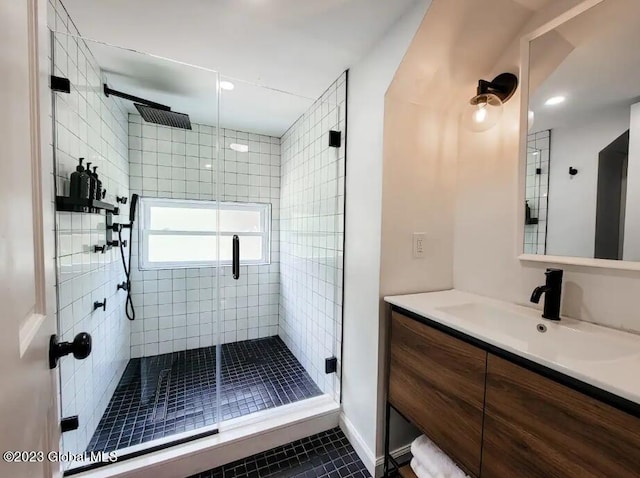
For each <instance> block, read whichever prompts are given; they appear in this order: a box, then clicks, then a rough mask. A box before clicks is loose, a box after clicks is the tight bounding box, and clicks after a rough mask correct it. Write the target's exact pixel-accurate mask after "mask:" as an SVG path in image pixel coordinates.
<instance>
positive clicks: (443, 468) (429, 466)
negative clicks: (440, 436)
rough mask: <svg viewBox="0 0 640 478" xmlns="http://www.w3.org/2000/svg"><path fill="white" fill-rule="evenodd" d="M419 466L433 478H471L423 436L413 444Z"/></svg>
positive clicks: (412, 450)
mask: <svg viewBox="0 0 640 478" xmlns="http://www.w3.org/2000/svg"><path fill="white" fill-rule="evenodd" d="M411 454H412V455H413V457H414V458H415V460H416V462H417V464H418V465H419V466H420V467H422V468H423V469H424V470H425V471H426V472H427V473H429V474H430V476H431V477H432V478H469V477H468V476H467V475H466V474H465V473H464V472H463V471H462V470H461V469H460V468H458V466H457V465H456V464H455V463H454V462H453V460H452V459H451V458H449V457H448V456H447V455H445V454H444V452H443V451H442V450H440V448H438V447H437V446H436V445H435V443H433V442H432V441H431V440H429V439H428V438H427V437H426V436H424V435H421V436H419V437H418V438H416V439H415V440H414V441H413V443H412V444H411Z"/></svg>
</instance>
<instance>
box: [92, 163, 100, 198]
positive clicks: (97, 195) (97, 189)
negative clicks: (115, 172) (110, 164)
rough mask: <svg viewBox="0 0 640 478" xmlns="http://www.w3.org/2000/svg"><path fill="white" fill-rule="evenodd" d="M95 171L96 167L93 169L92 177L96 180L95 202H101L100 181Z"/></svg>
mask: <svg viewBox="0 0 640 478" xmlns="http://www.w3.org/2000/svg"><path fill="white" fill-rule="evenodd" d="M97 169H98V166H94V167H93V177H94V178H96V200H97V201H102V181H100V178H99V177H98V173H97V172H96V170H97Z"/></svg>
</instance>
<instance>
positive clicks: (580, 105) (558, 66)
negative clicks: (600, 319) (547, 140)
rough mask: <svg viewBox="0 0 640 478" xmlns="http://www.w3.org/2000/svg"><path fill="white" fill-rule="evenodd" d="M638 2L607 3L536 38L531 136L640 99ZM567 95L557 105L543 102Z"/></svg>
mask: <svg viewBox="0 0 640 478" xmlns="http://www.w3.org/2000/svg"><path fill="white" fill-rule="evenodd" d="M638 18H640V2H638V1H637V0H604V1H603V2H602V3H600V4H599V5H597V6H595V7H593V8H591V9H590V10H588V11H587V12H585V13H583V14H582V15H579V16H578V17H576V18H574V19H572V20H570V21H569V22H567V23H565V24H563V25H561V26H560V27H558V28H557V29H556V30H554V31H552V32H549V33H547V34H545V35H543V36H542V37H540V38H538V39H536V40H534V42H533V44H532V47H531V48H532V49H531V69H532V71H531V78H532V88H533V90H532V91H533V94H532V96H531V98H530V106H529V109H530V110H531V111H533V112H534V113H535V120H534V124H533V127H532V128H531V129H530V132H534V131H541V130H547V129H553V128H557V127H561V126H565V125H569V124H575V123H576V122H578V121H584V119H585V118H588V117H590V116H593V115H597V114H598V112H600V111H603V110H604V109H607V108H615V107H623V106H628V105H630V104H632V103H634V102H637V101H639V99H640V48H638V44H639V42H640V30H638V20H637V19H638ZM553 96H565V97H566V101H565V102H564V103H561V104H559V105H556V106H546V105H545V104H544V103H545V101H546V100H547V99H549V98H551V97H553Z"/></svg>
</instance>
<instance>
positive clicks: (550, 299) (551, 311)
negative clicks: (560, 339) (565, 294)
mask: <svg viewBox="0 0 640 478" xmlns="http://www.w3.org/2000/svg"><path fill="white" fill-rule="evenodd" d="M562 273H563V272H562V269H547V272H545V273H544V274H545V275H546V276H547V281H546V284H545V285H541V286H540V287H536V288H535V289H533V294H531V302H533V303H534V304H537V303H538V302H540V297H542V294H545V298H544V312H543V313H542V317H544V318H545V319H549V320H560V297H561V295H562Z"/></svg>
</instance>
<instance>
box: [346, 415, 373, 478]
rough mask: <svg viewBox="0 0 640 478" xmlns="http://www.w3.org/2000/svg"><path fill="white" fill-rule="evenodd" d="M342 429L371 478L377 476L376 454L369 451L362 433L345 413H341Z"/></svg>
mask: <svg viewBox="0 0 640 478" xmlns="http://www.w3.org/2000/svg"><path fill="white" fill-rule="evenodd" d="M340 428H341V429H342V431H343V433H344V434H345V436H346V437H347V440H349V443H351V446H352V447H353V449H354V450H355V451H356V453H357V454H358V456H359V457H360V459H361V460H362V463H364V466H365V467H366V468H367V470H368V471H369V473H370V474H371V476H375V472H376V462H377V460H376V457H375V454H374V453H373V451H371V449H369V447H368V446H367V444H366V443H365V442H364V439H363V438H362V436H361V435H360V433H358V430H356V428H355V427H354V426H353V423H351V420H349V418H348V417H347V416H346V415H345V414H344V412H342V413H340Z"/></svg>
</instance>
